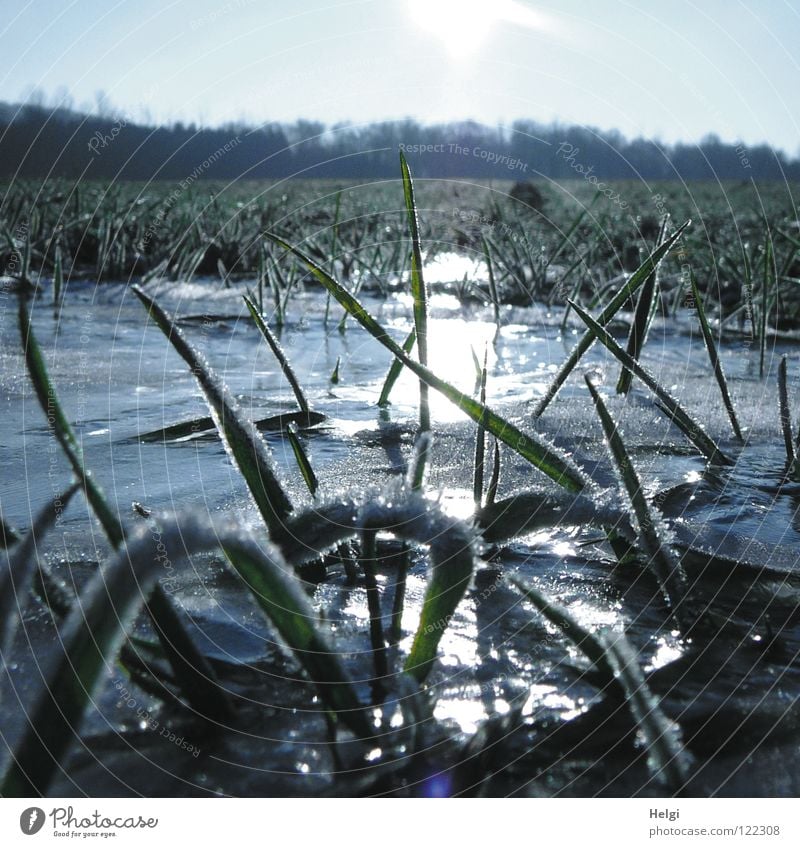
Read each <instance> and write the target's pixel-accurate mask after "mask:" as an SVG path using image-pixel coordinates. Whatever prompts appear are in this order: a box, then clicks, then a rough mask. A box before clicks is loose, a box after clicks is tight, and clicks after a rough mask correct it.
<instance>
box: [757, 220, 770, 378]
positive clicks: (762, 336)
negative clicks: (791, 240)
mask: <svg viewBox="0 0 800 847" xmlns="http://www.w3.org/2000/svg"><path fill="white" fill-rule="evenodd" d="M772 265H773V258H772V238H771V237H770V234H769V229H768V230H767V232H766V235H765V236H764V274H763V278H762V281H761V310H760V311H761V314H760V316H759V317H760V327H759V332H758V335H759V342H760V351H759V354H760V355H759V364H758V374H759V376H760V377H761V378H762V379H763V378H764V360H765V358H766V353H767V312H768V311H769V307H768V305H767V302H768V296H769V278H770V270H771V269H772Z"/></svg>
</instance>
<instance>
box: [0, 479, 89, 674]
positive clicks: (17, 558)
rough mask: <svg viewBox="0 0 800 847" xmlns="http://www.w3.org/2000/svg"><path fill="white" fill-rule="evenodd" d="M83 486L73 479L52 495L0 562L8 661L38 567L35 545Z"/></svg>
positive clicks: (2, 642)
mask: <svg viewBox="0 0 800 847" xmlns="http://www.w3.org/2000/svg"><path fill="white" fill-rule="evenodd" d="M79 488H80V484H79V483H78V482H74V483H73V484H72V485H71V486H70V487H69V488H67V490H66V491H64V492H63V494H59V495H58V496H56V497H55V498H53V501H52V502H49V503H47V505H46V506H44V507H43V508H42V509H41V510H40V511H39V513H38V514H37V515H36V518H35V520H34V522H33V525H32V526H31V528H30V530H29V531H28V532H27V534H26V535H25V537H24V538H23V539H22V541H21V542H20V543H19V544H18V545H17V546H16V547H15V548H14V550H13V551H12V552H11V554H10V555H9V556H8V558H7V560H6V562H0V657H2V658H3V659H4V660H5V661H9V651H10V649H11V644H12V642H13V640H14V634H15V633H16V631H17V627H18V625H19V622H20V620H21V619H22V613H23V611H24V609H25V605H26V600H27V595H28V592H29V590H30V587H31V580H32V578H33V575H34V572H35V569H36V559H37V555H36V548H37V545H39V544H41V541H42V539H43V538H44V536H45V534H46V533H47V531H48V530H49V529H50V528H51V527H52V526H53V524H54V523H55V522H56V521H57V520H58V516H59V514H60V513H61V511H63V510H64V509H66V508H67V505H68V504H69V501H70V500H71V499H72V496H73V495H74V494H75V492H76V491H77V490H78V489H79Z"/></svg>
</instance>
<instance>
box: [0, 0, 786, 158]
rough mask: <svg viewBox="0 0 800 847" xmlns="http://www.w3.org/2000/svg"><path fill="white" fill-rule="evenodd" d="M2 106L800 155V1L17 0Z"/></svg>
mask: <svg viewBox="0 0 800 847" xmlns="http://www.w3.org/2000/svg"><path fill="white" fill-rule="evenodd" d="M2 8H3V16H2V21H0V43H2V45H3V63H2V67H0V100H6V101H12V102H16V101H19V100H22V99H25V98H27V97H29V96H30V93H31V91H32V90H34V89H38V90H39V91H40V92H41V93H42V94H43V95H44V97H45V101H46V102H47V103H48V104H52V103H54V102H56V101H60V100H61V99H62V98H65V97H66V98H68V100H67V102H70V103H71V104H73V105H74V106H76V107H87V108H97V103H98V100H99V99H100V98H99V96H98V93H99V92H104V93H105V96H106V102H109V103H111V104H113V107H114V108H115V109H116V110H117V112H118V113H119V114H120V115H121V116H123V117H125V118H126V119H128V120H143V119H149V120H152V121H158V122H171V121H173V120H183V121H184V122H195V123H199V124H202V125H211V126H213V125H217V124H220V123H225V122H230V121H239V120H245V121H247V122H248V123H251V124H260V123H263V122H271V121H281V122H291V121H294V120H296V119H297V118H305V119H309V120H318V121H322V122H324V123H327V124H333V123H336V122H342V121H348V122H352V123H355V124H362V123H369V122H373V121H381V120H387V119H395V118H405V117H412V118H415V119H417V120H420V121H423V122H429V123H438V122H442V121H449V120H462V119H472V120H476V121H479V122H480V123H483V124H487V125H492V126H494V125H497V124H509V123H511V122H512V121H513V120H515V119H518V118H526V119H531V120H535V121H538V122H540V123H550V122H553V121H557V122H560V123H564V124H581V125H587V126H592V127H598V128H600V129H606V130H608V129H617V130H619V131H621V132H622V133H623V134H624V135H626V136H627V137H629V138H635V137H639V136H643V137H647V138H658V139H660V140H662V141H665V142H674V141H676V140H683V141H689V142H692V141H698V140H699V139H700V138H702V137H703V136H704V135H706V134H707V133H715V134H716V135H718V136H719V137H720V138H722V139H723V140H724V141H742V142H744V143H745V144H748V145H752V144H756V143H759V142H767V143H768V144H771V145H773V146H774V147H777V148H779V149H783V150H784V151H786V152H787V153H789V154H790V155H792V156H795V155H798V153H800V110H798V108H797V106H798V105H800V97H798V94H797V92H798V91H800V66H799V65H798V62H799V61H800V49H798V45H800V2H798V0H761V2H753V0H746V2H743V1H742V0H695V2H689V0H638V2H635V3H633V2H630V3H629V2H622V0H592V2H585V0H542V2H538V1H537V2H528V0H485V1H484V2H480V1H479V0H338V1H337V2H324V0H293V2H291V3H288V2H275V0H171V2H170V0H117V2H114V0H2Z"/></svg>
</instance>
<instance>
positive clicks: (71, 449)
mask: <svg viewBox="0 0 800 847" xmlns="http://www.w3.org/2000/svg"><path fill="white" fill-rule="evenodd" d="M19 327H20V333H21V337H22V347H23V349H24V351H25V362H26V364H27V366H28V373H29V374H30V377H31V382H32V383H33V388H34V390H35V392H36V396H37V398H38V400H39V405H40V406H41V407H42V411H43V412H44V414H45V417H46V418H47V423H48V425H49V426H50V429H51V430H52V432H53V435H55V437H56V440H57V441H58V443H59V444H60V445H61V449H62V450H63V451H64V454H65V455H66V457H67V459H68V461H69V463H70V465H71V466H72V471H73V473H74V474H75V476H76V477H77V478H78V480H79V481H80V483H81V487H82V488H83V490H84V493H85V494H86V498H87V499H88V501H89V504H90V505H91V507H92V510H93V511H94V513H95V515H97V519H98V520H99V521H100V524H101V525H102V527H103V530H104V531H105V533H106V535H107V536H108V540H109V542H110V543H111V546H112V547H114V548H115V549H116V548H117V547H119V546H120V545H121V544H122V542H123V541H124V539H125V531H124V529H123V527H122V522H121V521H120V519H119V516H118V515H115V514H113V512H112V511H111V509H110V508H109V506H108V503H107V502H106V499H105V497H104V496H103V494H102V492H101V490H100V488H99V486H98V485H97V483H96V482H95V481H94V477H92V475H91V474H90V473H89V472H88V471H87V470H86V469H85V467H84V464H83V454H82V451H81V448H80V446H79V444H78V442H77V440H76V438H75V435H74V433H73V432H72V427H71V426H70V425H69V422H68V421H67V418H66V416H65V415H64V411H63V409H62V408H61V403H60V402H59V400H58V395H57V394H56V390H55V388H54V386H53V384H52V382H51V381H50V376H49V374H48V373H47V367H46V365H45V363H44V357H43V356H42V351H41V348H40V347H39V343H38V342H37V340H36V337H35V336H34V334H33V328H32V326H31V321H30V315H29V314H28V307H27V305H26V302H25V298H24V297H22V296H21V297H20V298H19Z"/></svg>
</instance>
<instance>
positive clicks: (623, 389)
mask: <svg viewBox="0 0 800 847" xmlns="http://www.w3.org/2000/svg"><path fill="white" fill-rule="evenodd" d="M668 221H669V215H664V218H663V220H662V221H661V228H660V229H659V233H658V238H657V239H656V248H658V247H660V246H661V244H663V243H664V238H665V237H666V234H667V223H668ZM657 291H658V267H656V268H653V271H652V272H651V274H650V275H649V276H648V277H647V279H646V280H645V281H644V283H643V284H642V287H641V289H640V291H639V298H638V299H637V301H636V311H635V312H634V315H633V323H632V324H631V329H630V333H629V334H628V347H627V351H628V355H629V356H630V357H631V358H632V359H635V360H636V361H638V360H639V354H640V353H641V352H642V348H643V347H644V344H645V342H646V341H647V334H648V331H649V329H650V324H651V322H652V319H653V314H654V312H655V300H656V292H657ZM631 379H632V377H631V372H630V371H629V370H627V369H626V368H622V369H621V370H620V374H619V379H618V380H617V394H627V393H628V391H630V387H631Z"/></svg>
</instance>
